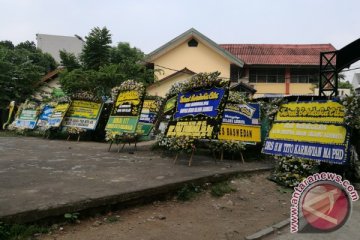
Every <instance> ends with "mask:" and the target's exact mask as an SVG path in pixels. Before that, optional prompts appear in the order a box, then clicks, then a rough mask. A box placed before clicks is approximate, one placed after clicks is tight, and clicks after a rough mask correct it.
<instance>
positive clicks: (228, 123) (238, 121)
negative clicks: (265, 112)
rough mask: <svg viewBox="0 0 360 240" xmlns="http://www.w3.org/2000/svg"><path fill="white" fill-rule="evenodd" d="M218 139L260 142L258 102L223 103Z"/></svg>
mask: <svg viewBox="0 0 360 240" xmlns="http://www.w3.org/2000/svg"><path fill="white" fill-rule="evenodd" d="M218 138H219V140H235V141H241V142H261V126H260V105H259V104H258V103H247V104H238V103H232V102H228V103H226V105H225V110H224V114H223V119H222V124H221V127H220V132H219V136H218Z"/></svg>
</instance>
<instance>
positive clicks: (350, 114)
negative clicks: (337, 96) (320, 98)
mask: <svg viewBox="0 0 360 240" xmlns="http://www.w3.org/2000/svg"><path fill="white" fill-rule="evenodd" d="M340 103H341V104H342V105H344V107H345V124H346V125H348V126H349V127H351V128H354V129H360V114H359V112H360V96H358V95H350V96H345V97H343V98H342V99H341V101H340Z"/></svg>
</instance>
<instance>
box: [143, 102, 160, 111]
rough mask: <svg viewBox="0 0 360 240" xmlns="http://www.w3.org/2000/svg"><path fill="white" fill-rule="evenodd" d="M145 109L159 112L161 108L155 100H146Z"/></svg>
mask: <svg viewBox="0 0 360 240" xmlns="http://www.w3.org/2000/svg"><path fill="white" fill-rule="evenodd" d="M143 109H146V110H148V111H150V112H158V111H159V106H158V105H157V104H156V101H155V100H144V103H143Z"/></svg>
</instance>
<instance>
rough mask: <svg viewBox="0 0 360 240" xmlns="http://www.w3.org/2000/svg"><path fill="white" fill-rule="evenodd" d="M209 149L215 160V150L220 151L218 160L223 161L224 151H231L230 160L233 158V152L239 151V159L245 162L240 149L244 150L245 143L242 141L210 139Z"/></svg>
mask: <svg viewBox="0 0 360 240" xmlns="http://www.w3.org/2000/svg"><path fill="white" fill-rule="evenodd" d="M210 146H211V149H212V152H213V156H214V158H215V161H216V152H219V153H220V161H221V162H222V161H224V152H228V153H231V157H232V160H234V154H235V153H239V154H240V159H241V162H242V163H245V160H244V156H243V154H242V151H243V150H245V144H244V143H243V142H239V141H221V140H218V141H212V142H211V144H210Z"/></svg>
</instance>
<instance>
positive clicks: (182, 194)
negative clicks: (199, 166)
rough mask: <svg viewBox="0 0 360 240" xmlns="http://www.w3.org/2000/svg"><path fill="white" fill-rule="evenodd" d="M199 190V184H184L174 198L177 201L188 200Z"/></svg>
mask: <svg viewBox="0 0 360 240" xmlns="http://www.w3.org/2000/svg"><path fill="white" fill-rule="evenodd" d="M201 191H202V189H201V187H200V186H196V185H194V184H193V183H191V184H186V185H185V186H183V187H182V188H181V189H180V190H179V191H178V192H177V194H176V199H177V200H179V201H189V200H191V199H193V198H194V197H195V196H196V195H197V194H198V193H200V192H201Z"/></svg>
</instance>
